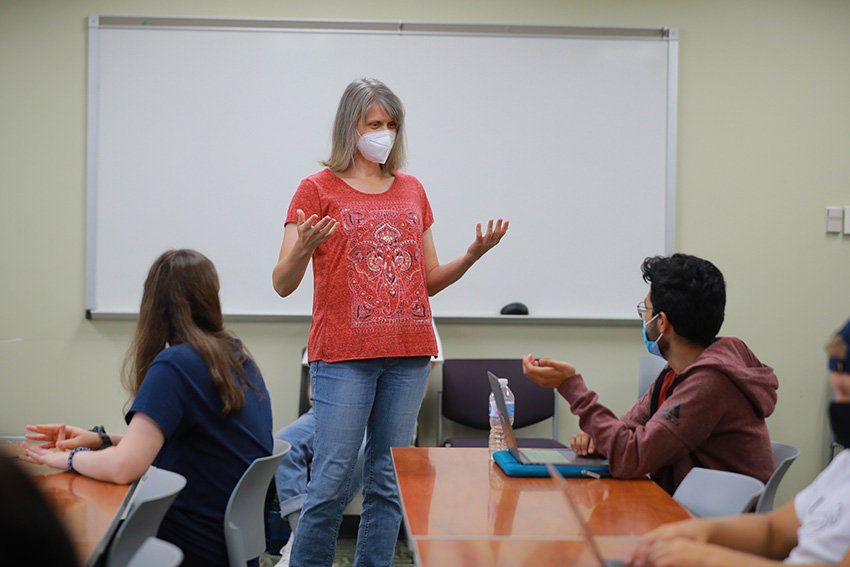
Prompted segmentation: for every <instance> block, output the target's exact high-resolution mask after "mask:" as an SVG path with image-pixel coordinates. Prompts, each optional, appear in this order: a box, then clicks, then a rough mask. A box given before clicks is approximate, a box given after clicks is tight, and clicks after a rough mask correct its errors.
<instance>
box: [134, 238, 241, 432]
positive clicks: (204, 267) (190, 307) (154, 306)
mask: <svg viewBox="0 0 850 567" xmlns="http://www.w3.org/2000/svg"><path fill="white" fill-rule="evenodd" d="M218 289H219V283H218V274H217V273H216V270H215V266H213V263H212V262H211V261H210V260H209V259H208V258H207V257H206V256H204V255H203V254H201V253H200V252H196V251H194V250H169V251H168V252H165V253H164V254H162V255H161V256H160V257H159V258H157V259H156V261H154V263H153V265H152V266H151V269H150V272H148V277H147V279H146V280H145V287H144V293H143V295H142V306H141V308H140V310H139V321H138V324H137V325H136V333H135V335H134V336H133V341H132V342H131V343H130V349H129V351H128V353H127V357H126V359H125V360H124V373H123V376H122V383H123V384H124V386H125V387H126V388H127V389H128V390H129V391H130V394H131V396H133V397H135V396H136V394H138V393H139V388H141V387H142V382H143V381H144V379H145V375H146V374H147V371H148V369H149V368H150V365H151V364H152V363H153V360H154V358H156V355H157V354H159V353H160V352H162V351H163V350H164V349H165V348H167V347H168V346H174V345H178V344H186V345H189V346H190V347H192V349H194V350H195V352H197V353H198V354H199V355H200V357H201V358H202V359H203V360H204V362H205V363H206V365H207V368H208V369H209V373H210V378H211V379H212V381H213V385H214V386H215V388H216V390H217V391H218V394H219V396H220V397H221V401H222V403H223V404H224V406H223V409H222V411H221V415H222V416H224V417H227V416H229V415H231V414H234V413H239V412H240V411H242V408H243V407H245V392H244V391H243V389H242V387H243V386H249V387H251V388H252V389H253V390H255V391H257V388H256V386H254V385H253V384H250V383H249V382H248V379H247V377H246V376H245V368H244V367H243V364H244V363H245V361H246V360H248V359H249V358H250V354H249V353H248V352H247V350H246V349H245V347H243V346H242V344H241V343H240V342H239V341H238V340H237V339H236V338H235V337H234V336H232V335H231V334H229V333H228V332H227V331H225V330H224V318H223V316H222V314H221V303H220V301H219V298H218Z"/></svg>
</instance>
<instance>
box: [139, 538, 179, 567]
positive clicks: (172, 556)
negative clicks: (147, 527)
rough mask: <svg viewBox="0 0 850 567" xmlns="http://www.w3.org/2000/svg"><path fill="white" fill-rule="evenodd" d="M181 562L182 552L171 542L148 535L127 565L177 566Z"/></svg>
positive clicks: (150, 566) (146, 566)
mask: <svg viewBox="0 0 850 567" xmlns="http://www.w3.org/2000/svg"><path fill="white" fill-rule="evenodd" d="M181 563H183V552H182V551H181V550H180V548H179V547H177V546H176V545H174V544H173V543H169V542H167V541H163V540H161V539H159V538H155V537H149V538H148V539H146V540H145V541H144V543H142V546H141V547H139V550H138V551H136V553H135V555H133V558H132V559H130V562H129V563H128V564H127V567H178V566H179V565H180V564H181Z"/></svg>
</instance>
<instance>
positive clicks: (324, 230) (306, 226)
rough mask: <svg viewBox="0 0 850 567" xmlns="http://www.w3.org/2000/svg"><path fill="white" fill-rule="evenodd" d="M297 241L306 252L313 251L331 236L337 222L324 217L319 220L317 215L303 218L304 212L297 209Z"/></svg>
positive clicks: (337, 225)
mask: <svg viewBox="0 0 850 567" xmlns="http://www.w3.org/2000/svg"><path fill="white" fill-rule="evenodd" d="M296 212H297V213H298V223H297V225H298V241H299V242H300V243H301V246H303V247H304V248H305V249H307V250H311V251H312V250H315V249H316V248H318V247H319V246H321V245H322V244H324V242H325V241H326V240H327V239H328V238H330V237H331V236H333V234H334V233H335V232H336V229H337V228H338V227H339V221H337V220H334V219H332V218H331V217H327V216H326V217H324V218H323V219H321V220H319V215H315V214H314V215H311V216H310V217H309V218H306V219H305V218H304V217H305V215H304V211H302V210H301V209H298V210H297V211H296Z"/></svg>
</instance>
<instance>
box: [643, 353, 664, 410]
mask: <svg viewBox="0 0 850 567" xmlns="http://www.w3.org/2000/svg"><path fill="white" fill-rule="evenodd" d="M665 366H667V361H666V360H664V359H663V358H661V357H660V356H655V355H653V354H645V355H643V356H641V357H640V367H639V373H638V399H641V398H642V397H643V395H644V394H645V393H646V392H647V390H649V388H650V387H651V386H652V383H653V382H655V379H656V378H658V375H659V374H660V373H661V371H662V370H664V367H665Z"/></svg>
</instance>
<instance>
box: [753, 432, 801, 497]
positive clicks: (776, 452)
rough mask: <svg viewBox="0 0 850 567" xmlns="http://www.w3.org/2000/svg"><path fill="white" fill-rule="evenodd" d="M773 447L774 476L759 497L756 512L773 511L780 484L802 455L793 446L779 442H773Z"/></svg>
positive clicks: (771, 476)
mask: <svg viewBox="0 0 850 567" xmlns="http://www.w3.org/2000/svg"><path fill="white" fill-rule="evenodd" d="M770 444H771V446H772V447H773V474H772V475H770V478H769V479H768V480H767V484H765V486H764V492H763V493H762V495H761V496H759V501H758V503H757V504H756V512H759V513H763V512H770V511H771V510H773V500H774V499H775V498H776V489H777V488H779V482H780V481H781V480H782V477H783V476H785V473H786V472H787V471H788V467H790V466H791V463H793V462H794V459H796V458H797V457H798V456H799V455H800V450H799V449H798V448H797V447H794V446H793V445H788V444H787V443H780V442H779V441H771V442H770Z"/></svg>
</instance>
